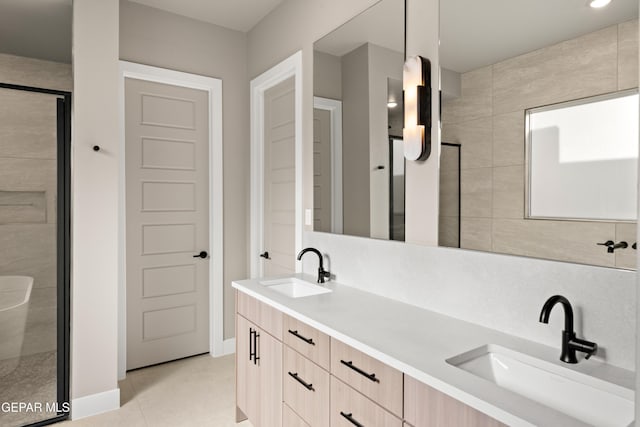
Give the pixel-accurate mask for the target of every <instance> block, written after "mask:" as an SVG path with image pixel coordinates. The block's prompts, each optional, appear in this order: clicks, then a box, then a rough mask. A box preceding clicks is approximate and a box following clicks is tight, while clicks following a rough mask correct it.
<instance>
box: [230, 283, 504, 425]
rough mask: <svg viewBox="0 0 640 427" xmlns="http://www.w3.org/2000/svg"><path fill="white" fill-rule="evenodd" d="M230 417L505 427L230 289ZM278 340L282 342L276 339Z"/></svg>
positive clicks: (295, 422)
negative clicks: (232, 307)
mask: <svg viewBox="0 0 640 427" xmlns="http://www.w3.org/2000/svg"><path fill="white" fill-rule="evenodd" d="M236 312H237V315H236V421H238V422H240V421H243V420H245V419H247V418H248V419H249V420H250V421H251V424H252V425H253V427H353V426H367V427H377V426H380V427H401V426H404V427H504V426H505V425H504V424H502V423H500V422H499V421H497V420H495V419H493V418H491V417H489V416H488V415H485V414H483V413H482V412H480V411H477V410H475V409H473V408H471V407H470V406H467V405H465V404H464V403H462V402H460V401H458V400H456V399H453V398H451V397H449V396H447V395H446V394H444V393H441V392H439V391H437V390H435V389H433V388H431V387H429V386H427V385H426V384H423V383H421V382H420V381H417V380H416V379H414V378H412V377H410V376H408V375H406V374H403V373H402V372H400V371H398V370H397V369H394V368H392V367H390V366H388V365H386V364H384V363H382V362H380V361H379V360H377V359H374V358H372V357H371V356H369V355H367V354H365V353H363V352H361V351H359V350H356V349H355V348H353V347H351V346H349V345H347V344H345V343H343V342H341V341H339V340H336V339H335V338H332V337H330V336H328V335H326V334H324V333H322V332H320V331H318V330H317V329H315V328H313V327H311V326H309V325H307V324H305V323H303V322H301V321H299V320H297V319H294V318H293V317H290V316H287V315H284V314H283V313H282V312H280V311H278V310H276V309H274V308H273V307H270V306H268V305H267V304H264V303H262V302H260V301H258V300H256V299H255V298H252V297H250V296H248V295H246V294H243V293H242V292H236ZM283 344H284V345H283Z"/></svg>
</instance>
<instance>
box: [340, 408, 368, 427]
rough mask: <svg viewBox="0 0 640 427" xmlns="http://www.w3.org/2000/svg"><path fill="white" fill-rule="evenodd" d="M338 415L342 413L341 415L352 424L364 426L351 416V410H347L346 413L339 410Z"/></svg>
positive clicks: (359, 426)
mask: <svg viewBox="0 0 640 427" xmlns="http://www.w3.org/2000/svg"><path fill="white" fill-rule="evenodd" d="M340 415H342V416H343V417H345V418H346V419H347V421H349V422H350V423H351V424H353V425H354V426H358V427H364V426H363V425H362V424H360V423H359V422H357V421H356V420H355V419H354V418H353V414H352V413H351V412H349V413H348V414H345V413H344V412H342V411H340Z"/></svg>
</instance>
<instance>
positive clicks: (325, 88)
mask: <svg viewBox="0 0 640 427" xmlns="http://www.w3.org/2000/svg"><path fill="white" fill-rule="evenodd" d="M313 74H314V76H313V95H314V96H321V97H323V98H329V99H337V100H340V99H342V63H341V61H340V58H339V57H337V56H334V55H330V54H328V53H324V52H318V51H314V52H313Z"/></svg>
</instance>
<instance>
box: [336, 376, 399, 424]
mask: <svg viewBox="0 0 640 427" xmlns="http://www.w3.org/2000/svg"><path fill="white" fill-rule="evenodd" d="M400 397H402V396H400ZM358 425H361V426H366V427H402V421H401V420H400V418H398V417H396V416H394V415H393V414H392V413H390V412H388V411H386V410H384V409H383V408H381V407H380V406H378V405H376V404H375V403H374V402H372V401H371V400H369V399H367V398H366V397H365V396H363V395H362V394H360V393H358V392H357V391H355V390H354V389H352V388H351V387H349V386H348V385H346V384H345V383H343V382H342V381H340V380H339V379H337V378H336V377H331V427H354V426H358Z"/></svg>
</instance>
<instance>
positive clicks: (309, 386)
mask: <svg viewBox="0 0 640 427" xmlns="http://www.w3.org/2000/svg"><path fill="white" fill-rule="evenodd" d="M289 376H290V377H291V378H293V379H294V380H296V381H298V382H299V383H300V384H302V385H303V386H305V388H306V389H307V390H311V391H315V390H314V389H313V384H309V383H307V382H306V381H304V380H303V379H302V378H300V377H299V376H298V373H297V372H289Z"/></svg>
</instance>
